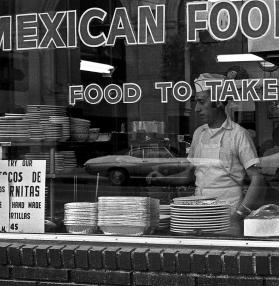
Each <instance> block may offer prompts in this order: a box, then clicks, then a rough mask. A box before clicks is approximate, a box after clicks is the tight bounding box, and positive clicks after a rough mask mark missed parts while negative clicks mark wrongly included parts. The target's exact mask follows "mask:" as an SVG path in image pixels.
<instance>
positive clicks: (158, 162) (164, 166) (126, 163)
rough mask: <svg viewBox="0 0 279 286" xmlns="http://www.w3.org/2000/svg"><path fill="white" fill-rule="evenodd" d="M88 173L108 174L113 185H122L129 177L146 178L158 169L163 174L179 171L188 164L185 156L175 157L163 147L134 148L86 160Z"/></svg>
mask: <svg viewBox="0 0 279 286" xmlns="http://www.w3.org/2000/svg"><path fill="white" fill-rule="evenodd" d="M84 165H85V168H86V170H87V172H88V173H90V174H94V175H95V174H97V173H100V175H103V176H108V178H109V180H110V182H111V183H112V184H113V185H122V184H124V183H125V182H127V180H128V179H129V178H130V179H131V178H146V176H147V175H148V174H149V173H150V172H152V171H154V170H158V171H159V172H161V173H162V174H164V175H169V174H174V173H179V172H181V171H183V170H185V168H186V167H187V165H189V162H188V160H187V158H176V157H174V155H173V154H172V153H171V152H170V151H169V150H168V149H167V148H165V147H142V148H135V149H132V150H131V151H129V152H128V154H126V155H110V156H104V157H98V158H94V159H90V160H88V161H87V162H86V163H85V164H84Z"/></svg>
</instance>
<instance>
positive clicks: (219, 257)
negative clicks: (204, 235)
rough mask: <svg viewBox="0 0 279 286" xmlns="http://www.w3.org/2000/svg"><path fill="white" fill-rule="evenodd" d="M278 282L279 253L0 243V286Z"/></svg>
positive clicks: (255, 285)
mask: <svg viewBox="0 0 279 286" xmlns="http://www.w3.org/2000/svg"><path fill="white" fill-rule="evenodd" d="M278 284H279V252H278V251H275V252H274V251H271V250H268V249H266V250H249V249H239V250H234V249H220V248H211V249H203V248H195V249H192V248H181V247H180V248H179V249H177V248H175V247H172V246H171V245H170V246H169V247H168V249H162V248H158V247H155V246H154V247H152V248H148V247H146V246H144V245H142V246H128V245H127V246H123V245H105V246H104V245H98V244H95V245H94V244H93V245H86V243H85V242H84V243H83V244H82V245H78V244H69V245H60V244H56V243H55V242H49V243H45V244H39V243H35V244H34V243H33V242H31V241H26V240H25V241H17V242H16V243H8V242H4V241H3V240H2V242H0V286H70V285H71V286H89V285H107V286H109V285H110V286H112V285H122V286H124V285H142V286H143V285H154V286H156V285H160V286H171V285H177V286H178V285H183V286H210V285H212V286H213V285H218V286H222V285H224V286H225V285H230V286H232V285H237V286H275V285H278Z"/></svg>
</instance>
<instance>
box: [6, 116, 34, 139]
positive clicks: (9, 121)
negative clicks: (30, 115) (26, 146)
mask: <svg viewBox="0 0 279 286" xmlns="http://www.w3.org/2000/svg"><path fill="white" fill-rule="evenodd" d="M28 126H29V123H28V121H27V120H25V119H14V118H10V117H6V116H5V117H4V116H3V117H0V139H1V140H11V141H16V140H22V139H24V140H26V139H27V138H28V137H29V131H28Z"/></svg>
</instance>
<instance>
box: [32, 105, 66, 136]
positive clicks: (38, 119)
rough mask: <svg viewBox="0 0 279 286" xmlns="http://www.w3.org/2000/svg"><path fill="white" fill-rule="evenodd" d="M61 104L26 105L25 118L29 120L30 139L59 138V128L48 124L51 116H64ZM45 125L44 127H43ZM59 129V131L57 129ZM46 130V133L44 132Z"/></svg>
mask: <svg viewBox="0 0 279 286" xmlns="http://www.w3.org/2000/svg"><path fill="white" fill-rule="evenodd" d="M65 115H66V110H65V107H63V106H56V105H27V108H26V119H27V120H28V121H29V130H30V139H31V140H43V139H45V138H46V137H47V139H55V140H58V139H59V138H61V132H62V131H61V129H59V127H58V126H56V127H54V126H51V125H49V123H50V119H49V118H50V117H51V116H65ZM44 126H45V128H44ZM58 129H59V131H58ZM46 132H47V133H46Z"/></svg>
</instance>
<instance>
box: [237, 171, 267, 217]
mask: <svg viewBox="0 0 279 286" xmlns="http://www.w3.org/2000/svg"><path fill="white" fill-rule="evenodd" d="M246 172H247V174H248V176H249V178H250V180H251V182H250V185H249V188H248V191H247V193H246V195H245V198H244V200H243V201H242V203H241V204H240V206H239V207H238V210H239V211H240V212H241V213H244V214H245V213H247V208H248V209H255V208H257V207H259V206H260V205H261V203H262V199H263V196H264V195H265V186H266V185H265V181H264V177H263V175H261V174H260V173H259V170H258V168H257V167H255V166H251V167H250V168H248V169H247V170H246Z"/></svg>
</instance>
